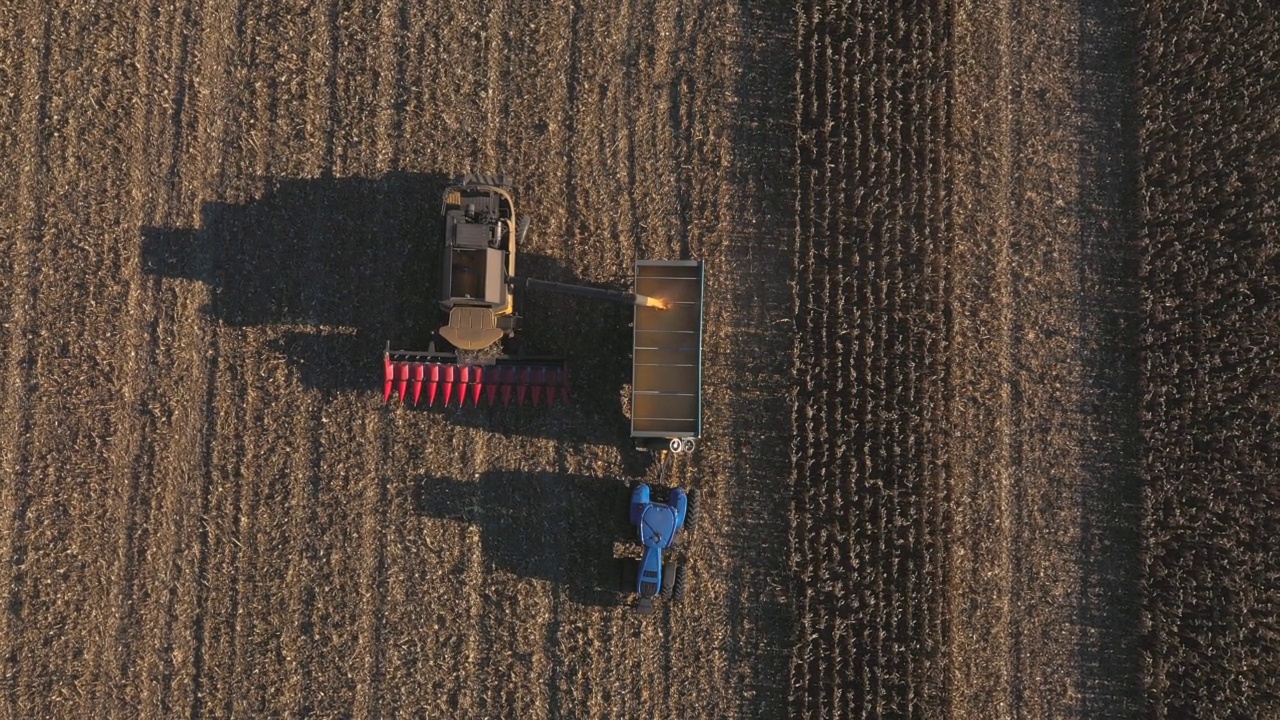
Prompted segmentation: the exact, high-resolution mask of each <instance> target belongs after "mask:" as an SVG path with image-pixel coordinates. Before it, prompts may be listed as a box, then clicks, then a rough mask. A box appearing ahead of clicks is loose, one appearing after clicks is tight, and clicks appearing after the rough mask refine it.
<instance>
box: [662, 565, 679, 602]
mask: <svg viewBox="0 0 1280 720" xmlns="http://www.w3.org/2000/svg"><path fill="white" fill-rule="evenodd" d="M679 572H680V563H678V562H676V561H675V560H668V561H666V562H664V563H662V595H663V597H671V594H672V593H673V592H674V591H675V584H676V575H678V574H679Z"/></svg>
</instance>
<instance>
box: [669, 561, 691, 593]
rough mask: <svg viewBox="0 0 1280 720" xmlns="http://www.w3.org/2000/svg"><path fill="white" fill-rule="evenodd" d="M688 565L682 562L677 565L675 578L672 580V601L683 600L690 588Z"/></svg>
mask: <svg viewBox="0 0 1280 720" xmlns="http://www.w3.org/2000/svg"><path fill="white" fill-rule="evenodd" d="M687 571H688V566H687V565H685V564H684V563H681V564H679V565H677V566H676V572H675V580H673V581H672V582H671V600H672V602H682V601H683V600H684V596H685V593H686V592H687V591H688V588H689V578H688V572H687Z"/></svg>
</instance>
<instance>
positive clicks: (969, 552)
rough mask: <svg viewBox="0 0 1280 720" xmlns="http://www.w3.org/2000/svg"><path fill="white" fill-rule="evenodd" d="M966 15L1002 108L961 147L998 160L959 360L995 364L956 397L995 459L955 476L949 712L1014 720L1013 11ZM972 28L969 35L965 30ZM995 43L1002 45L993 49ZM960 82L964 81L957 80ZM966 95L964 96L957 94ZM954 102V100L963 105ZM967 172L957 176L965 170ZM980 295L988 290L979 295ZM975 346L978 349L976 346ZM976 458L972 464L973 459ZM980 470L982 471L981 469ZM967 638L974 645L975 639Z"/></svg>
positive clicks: (969, 231)
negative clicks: (964, 533) (972, 342)
mask: <svg viewBox="0 0 1280 720" xmlns="http://www.w3.org/2000/svg"><path fill="white" fill-rule="evenodd" d="M968 13H969V14H972V16H973V17H968V16H967V15H966V13H965V12H964V11H963V10H962V11H961V16H960V17H959V18H958V19H957V38H956V46H957V48H965V47H972V48H974V49H975V52H979V53H982V55H981V56H980V57H979V58H976V59H975V60H974V61H973V65H972V66H971V68H966V67H964V66H963V65H962V66H961V70H962V71H964V70H968V72H971V73H983V75H982V80H981V81H978V82H975V85H978V86H980V87H982V88H983V90H982V94H983V95H984V96H985V97H987V98H991V97H992V96H994V97H995V99H996V101H995V102H991V103H988V104H986V105H984V106H983V112H984V115H983V119H984V124H985V125H987V126H988V127H989V128H990V129H988V130H987V134H986V135H985V136H984V137H981V138H978V137H973V136H970V135H968V134H966V133H965V129H963V126H961V128H962V129H960V130H959V131H958V135H959V136H960V138H961V141H962V142H964V141H968V142H969V143H971V144H972V145H971V147H973V148H975V149H976V148H977V147H979V146H981V147H983V148H984V151H985V152H986V153H987V154H988V156H989V157H990V158H992V161H991V163H990V167H984V169H983V170H981V171H978V172H982V173H983V174H982V175H980V176H978V177H963V178H962V179H959V180H957V182H958V183H967V184H969V185H971V186H975V187H982V188H983V197H985V198H990V202H991V204H990V205H989V206H987V207H985V208H983V209H982V210H977V211H974V213H973V214H975V215H976V214H980V213H985V215H986V217H988V218H990V220H989V221H985V222H983V224H982V226H981V227H975V226H973V225H969V224H965V220H966V219H967V218H968V216H966V215H965V213H964V212H963V208H962V209H961V210H960V211H959V212H958V213H957V214H958V215H960V216H961V220H960V221H959V222H958V223H957V237H958V242H959V243H961V247H964V246H965V245H969V249H968V250H967V251H966V250H961V251H960V256H961V257H970V258H973V260H972V262H974V263H975V265H976V266H977V267H978V268H981V270H980V271H979V272H980V273H981V278H980V279H978V278H976V277H975V279H974V280H973V281H972V282H973V283H974V285H975V286H977V287H980V288H984V289H985V293H987V294H988V297H989V305H988V304H984V303H975V304H974V305H972V306H971V307H972V308H973V309H969V310H968V312H966V309H965V308H964V306H963V305H962V309H960V310H959V311H958V312H957V313H956V328H955V331H954V334H955V336H956V337H957V343H956V345H957V354H958V355H959V354H962V353H963V352H964V351H965V350H964V348H965V347H966V343H965V338H966V337H968V336H972V337H975V338H976V337H982V338H983V341H982V352H983V354H984V355H985V356H986V357H987V358H989V361H988V362H986V363H982V364H974V365H964V364H959V363H958V364H957V366H958V369H957V371H956V377H955V382H956V386H957V388H958V390H957V393H958V395H959V396H960V397H961V398H966V397H974V396H984V397H987V398H989V399H988V400H987V401H986V402H985V403H981V404H978V405H977V408H978V409H979V412H981V413H982V414H983V415H982V419H981V420H978V421H976V422H974V423H973V426H974V427H975V428H976V427H978V426H985V427H986V428H988V431H987V432H986V433H977V434H974V435H973V436H972V439H971V440H970V439H968V438H961V439H959V440H958V443H957V448H958V451H959V453H961V456H962V457H967V458H968V459H970V460H976V459H977V458H980V457H981V458H988V460H986V461H983V462H982V463H981V464H980V465H977V466H975V465H974V464H973V462H964V461H961V462H957V470H956V474H955V475H954V476H953V484H954V490H953V494H954V497H955V499H956V506H955V510H954V511H953V517H954V522H955V527H957V528H974V529H979V528H981V529H982V530H981V531H978V532H974V533H973V534H971V535H970V536H969V537H967V538H964V539H962V541H961V542H957V543H956V544H954V545H953V546H952V548H951V549H950V551H949V555H950V556H951V557H950V559H951V566H952V574H953V579H952V582H954V583H956V586H955V589H954V591H953V594H954V597H955V598H956V600H954V601H953V602H954V603H956V604H955V605H953V607H952V608H951V612H950V615H951V617H952V618H953V620H952V622H953V633H954V636H955V637H956V638H960V639H964V640H960V641H959V642H958V643H957V645H956V648H955V649H954V650H953V651H952V656H953V660H952V665H951V672H952V675H951V678H950V682H949V686H950V689H951V699H950V703H951V708H952V710H953V711H954V712H960V713H963V712H966V711H967V710H970V709H972V708H973V707H974V704H977V703H983V704H984V706H985V708H986V709H987V710H988V711H990V712H995V713H998V714H1002V715H1005V716H1009V714H1010V713H1012V712H1013V708H1012V707H1011V705H1010V703H1011V702H1012V698H1010V697H1009V695H1008V689H1009V687H1010V683H1011V680H1012V678H1011V675H1012V673H1013V671H1014V668H1013V667H1012V665H1011V664H1010V662H1011V657H1012V642H1013V641H1012V639H1011V638H1010V636H1009V625H1008V623H1007V622H1006V619H1007V618H1008V617H1009V613H1010V604H1011V602H1012V597H1011V595H1012V582H1013V578H1012V577H1011V563H1012V559H1011V557H1010V555H1009V552H1010V542H1011V538H1012V532H1013V530H1012V528H1011V527H1010V523H1011V522H1012V521H1013V518H1012V517H1011V503H1012V499H1011V494H1012V488H1011V483H1012V482H1013V479H1012V478H1011V476H1010V472H1011V468H1010V466H1009V465H1010V457H1011V453H1012V448H1011V443H1012V439H1011V437H1010V435H1011V432H1013V430H1014V429H1013V428H1011V427H1010V425H1009V423H1010V419H1009V418H1010V413H1011V404H1012V386H1011V384H1010V383H1008V382H1003V381H999V380H997V381H995V386H994V388H990V387H986V386H985V383H988V382H991V376H992V374H998V377H1007V376H1008V373H1009V372H1010V371H1011V369H1012V359H1011V357H1010V342H1011V341H1010V334H1011V332H1012V330H1011V324H1012V318H1011V317H1010V311H1011V309H1012V308H1011V306H1010V297H1011V293H1012V292H1013V290H1012V288H1011V287H1010V284H1011V277H1010V272H1011V270H1012V265H1011V262H1010V255H1009V253H1010V250H1009V244H1010V234H1011V233H1012V232H1013V229H1012V227H1011V219H1010V204H1011V203H1012V201H1013V196H1014V194H1013V190H1012V188H1011V187H1010V183H1011V179H1012V163H1013V152H1014V135H1013V133H1014V130H1013V126H1012V122H1013V117H1012V114H1011V113H1009V112H1001V110H1002V109H1004V108H1008V107H1009V105H1010V103H1011V102H1012V99H1011V98H1012V92H1013V83H1014V82H1015V79H1014V78H1012V77H1011V74H1012V73H1013V72H1014V68H1013V66H1012V63H1013V60H1012V58H1011V57H1010V42H1011V41H1012V38H1011V32H1012V31H1011V28H1010V13H1011V10H1010V8H1009V7H1008V6H1007V4H998V5H993V6H990V7H988V8H984V9H976V8H975V9H971V10H969V11H968ZM971 26H972V27H973V28H974V29H973V30H972V31H971V32H972V35H970V34H968V28H969V27H971ZM992 37H994V38H995V41H994V42H990V38H992ZM957 84H958V85H961V87H962V89H963V87H964V86H963V84H962V81H961V80H957ZM958 92H961V91H958ZM963 97H964V96H962V99H961V100H957V103H961V102H963ZM962 172H963V170H961V171H958V173H962ZM957 274H959V275H961V278H962V279H961V280H958V281H957V288H956V289H957V292H958V293H961V294H962V296H963V294H964V293H966V292H974V288H971V287H969V286H968V285H967V284H966V283H967V282H968V278H967V276H966V275H965V274H964V272H963V270H961V271H957ZM979 292H982V291H981V290H979ZM975 349H976V348H975ZM955 408H956V409H957V411H958V412H961V413H965V412H970V410H969V409H968V408H969V406H968V405H967V404H966V402H965V401H964V400H963V399H957V400H956V403H955ZM956 424H957V426H959V427H965V425H964V424H963V423H956ZM968 443H972V444H973V446H972V448H971V449H970V450H969V454H968V456H966V455H964V452H965V446H966V444H968ZM969 456H971V457H969ZM975 468H980V469H975ZM975 585H985V586H990V587H992V591H991V592H992V593H993V594H994V596H991V594H985V593H984V594H983V595H982V596H979V595H976V594H974V593H971V592H969V591H968V590H966V588H968V587H972V586H975ZM979 637H980V638H981V640H980V641H979V640H978V638H979ZM967 638H972V639H971V640H968V639H967ZM976 647H981V648H982V649H983V651H984V652H987V653H990V655H989V656H987V657H984V659H983V660H981V661H979V660H971V659H970V658H969V653H970V652H972V649H973V648H976Z"/></svg>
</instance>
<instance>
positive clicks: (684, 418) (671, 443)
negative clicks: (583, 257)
mask: <svg viewBox="0 0 1280 720" xmlns="http://www.w3.org/2000/svg"><path fill="white" fill-rule="evenodd" d="M703 276H704V268H703V263H702V261H700V260H641V261H639V262H637V263H636V293H638V294H641V295H644V296H650V297H655V298H659V299H660V300H662V301H663V304H664V305H665V306H666V307H665V308H663V309H660V308H655V307H647V306H640V305H637V306H636V309H635V318H634V321H633V324H634V330H633V337H634V340H633V343H632V344H633V347H632V360H631V362H632V366H631V437H632V438H634V439H635V442H636V447H638V448H640V449H650V450H670V451H672V452H691V451H693V449H694V448H695V447H696V444H697V439H698V437H699V436H700V435H701V434H702V302H703Z"/></svg>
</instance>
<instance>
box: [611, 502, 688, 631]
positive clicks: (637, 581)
mask: <svg viewBox="0 0 1280 720" xmlns="http://www.w3.org/2000/svg"><path fill="white" fill-rule="evenodd" d="M659 492H660V491H659ZM654 494H655V493H654V491H653V490H652V489H651V488H650V487H649V486H648V485H646V484H645V483H637V484H636V486H635V487H634V488H633V489H632V490H631V503H630V508H629V514H628V515H629V520H630V522H631V524H632V525H633V526H635V528H636V529H637V530H638V531H639V540H640V544H641V545H642V546H643V548H644V549H643V553H642V555H641V557H640V560H638V561H637V560H624V561H623V589H624V590H625V591H626V592H634V593H636V594H637V595H639V600H638V601H637V602H636V612H638V613H639V614H641V615H648V614H650V613H652V612H653V607H654V599H655V598H657V597H659V596H663V597H666V598H669V599H670V600H673V601H676V602H679V601H680V600H682V599H683V598H684V595H685V591H686V588H687V584H688V578H687V576H686V573H687V558H686V559H685V562H681V560H680V559H678V558H676V557H674V553H673V552H668V553H666V557H664V556H663V551H664V550H667V551H670V550H671V549H672V546H673V545H675V546H680V547H683V545H684V542H683V540H684V537H685V536H686V535H688V534H690V533H692V532H693V529H694V527H695V526H696V525H697V522H698V491H696V490H693V491H689V492H686V491H684V490H682V489H680V488H671V489H670V490H668V491H667V493H666V497H665V498H664V499H663V500H662V501H659V499H658V498H656V497H654Z"/></svg>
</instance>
